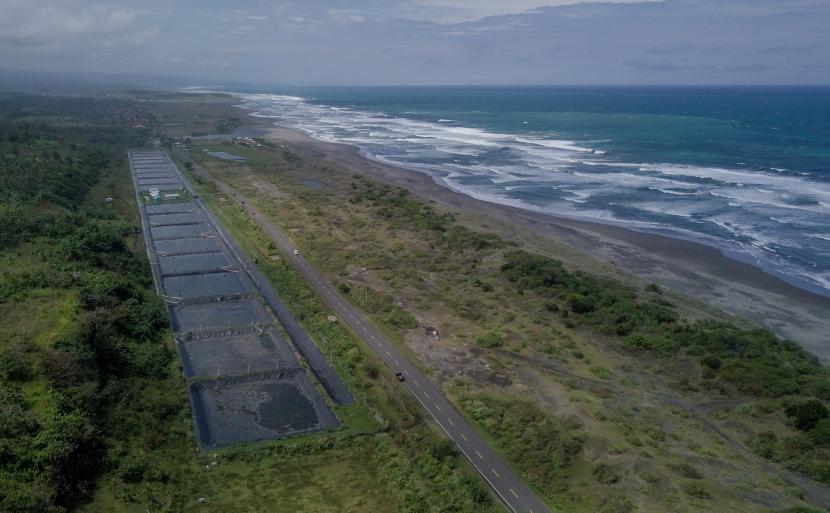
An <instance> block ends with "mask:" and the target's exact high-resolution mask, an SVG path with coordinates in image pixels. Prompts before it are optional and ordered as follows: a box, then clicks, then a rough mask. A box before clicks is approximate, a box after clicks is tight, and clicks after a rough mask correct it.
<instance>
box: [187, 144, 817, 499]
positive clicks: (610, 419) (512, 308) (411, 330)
mask: <svg viewBox="0 0 830 513" xmlns="http://www.w3.org/2000/svg"><path fill="white" fill-rule="evenodd" d="M245 151H246V152H247V154H246V156H248V157H249V159H251V162H252V164H249V165H238V164H228V163H225V162H220V161H217V160H215V159H209V158H206V157H204V156H203V155H202V153H201V151H200V147H199V146H198V145H194V146H193V150H192V151H191V156H192V157H193V158H194V159H195V160H196V161H197V162H200V163H201V164H202V165H203V166H205V167H207V168H208V169H209V170H210V172H211V173H213V174H214V175H215V176H217V177H219V178H221V179H222V180H224V181H226V182H228V183H230V184H231V185H232V186H233V187H235V188H236V189H237V190H238V191H240V192H241V193H242V194H244V195H245V196H246V197H247V198H248V201H250V202H252V203H254V204H255V205H256V206H257V207H258V208H259V209H260V211H261V212H263V213H264V214H265V215H268V216H269V217H270V218H271V219H272V220H273V221H274V222H275V223H276V224H277V225H278V226H279V227H280V228H281V229H282V230H283V231H284V232H286V233H287V234H288V235H289V237H291V238H292V239H293V240H294V242H295V243H296V244H298V245H299V246H300V247H301V248H302V250H303V254H304V256H305V257H306V258H308V259H310V260H311V261H312V262H313V263H314V264H315V265H316V266H317V267H318V268H320V269H321V270H323V271H324V272H325V273H326V274H327V276H328V278H329V280H330V281H331V282H332V283H334V284H335V285H336V286H338V288H339V289H340V290H341V292H342V293H343V294H344V295H345V296H346V297H347V298H348V299H349V300H350V301H351V302H352V303H353V304H354V305H356V306H357V307H359V308H361V309H363V310H364V312H365V313H366V314H367V315H368V316H369V317H370V318H371V319H372V322H373V323H374V324H375V325H376V326H378V327H379V328H381V329H383V330H384V331H385V332H387V333H389V334H391V338H392V339H393V340H395V341H396V342H397V343H399V344H400V345H401V346H402V347H404V348H406V349H407V350H408V351H409V354H410V355H411V356H414V355H415V353H414V352H413V351H412V348H413V347H416V348H418V349H419V351H418V356H417V359H416V362H417V363H418V364H419V365H421V366H424V367H432V366H435V371H436V374H435V375H436V376H437V377H438V378H439V379H441V380H444V381H443V384H444V387H445V389H446V390H448V391H449V392H450V394H449V395H450V397H451V398H452V399H454V400H455V401H456V404H459V405H460V404H461V400H460V399H459V398H460V397H461V389H460V388H459V387H458V384H457V381H458V380H457V379H453V377H452V376H455V374H456V370H457V369H458V368H459V367H461V366H463V367H464V368H467V369H468V370H470V371H471V372H469V373H468V375H470V381H471V383H470V394H471V395H472V394H479V393H481V394H484V395H485V397H493V398H498V399H499V400H504V401H507V402H517V401H529V402H531V403H532V404H534V405H535V408H536V411H537V413H539V415H540V417H539V422H538V424H539V425H546V424H545V423H546V422H552V423H553V424H554V425H557V424H558V425H560V426H564V425H566V423H567V422H568V419H571V418H575V417H578V418H579V419H580V422H579V426H578V427H577V426H574V427H573V428H572V429H571V428H569V429H568V432H569V436H570V435H573V436H578V437H581V436H584V439H585V441H584V446H583V447H584V448H583V450H582V451H580V452H578V454H576V455H574V456H572V458H571V462H570V464H569V465H562V466H560V467H557V468H555V469H554V470H553V471H550V472H546V471H545V470H544V469H545V464H544V463H543V462H539V461H536V460H534V458H532V457H528V456H527V455H525V454H524V453H523V452H522V450H523V449H524V448H525V447H526V446H532V443H536V442H537V440H535V438H537V436H536V435H533V436H530V437H529V440H530V441H529V442H528V441H527V440H525V439H524V438H523V436H524V435H522V434H521V433H520V430H519V428H520V427H521V428H526V427H530V426H531V425H532V424H534V423H535V421H534V422H528V423H526V424H528V425H521V426H518V425H511V426H507V427H504V428H502V429H500V430H497V431H496V432H493V431H492V430H491V429H490V427H488V424H487V420H488V418H489V417H495V415H493V414H492V412H489V410H488V414H487V415H485V416H484V417H482V418H480V419H478V421H477V425H478V426H479V429H480V431H481V432H482V433H483V434H484V435H485V436H486V437H487V438H488V439H490V440H491V441H492V442H493V445H494V446H495V447H497V448H499V450H500V451H501V452H502V453H503V454H504V455H505V456H506V457H507V459H509V460H512V461H513V463H514V466H515V467H516V468H518V469H520V471H521V472H523V473H524V475H526V476H528V477H529V478H530V480H531V481H533V482H534V483H535V485H536V486H538V489H539V491H540V494H541V495H544V496H547V497H548V498H549V499H548V500H549V501H550V503H551V505H552V506H554V507H556V508H560V509H563V510H564V511H576V512H582V511H586V512H587V511H603V512H604V511H629V510H631V508H633V507H634V505H636V506H637V507H638V508H639V509H641V510H642V511H647V512H661V513H662V512H664V511H686V510H698V511H760V510H762V509H763V508H762V507H761V506H759V505H758V504H757V503H755V502H754V501H753V499H754V497H753V493H752V490H753V489H755V488H766V487H770V488H771V489H774V490H776V491H777V492H781V493H783V490H784V489H786V488H787V487H788V486H789V485H787V484H786V481H781V482H777V483H773V482H771V481H770V480H769V478H768V473H767V472H765V471H764V472H761V471H759V470H758V469H759V468H762V465H764V463H763V462H761V461H759V460H757V459H754V458H753V457H752V455H751V454H750V451H749V449H748V448H747V449H745V450H744V451H740V450H734V449H733V448H732V445H731V443H734V442H735V440H738V441H742V440H743V439H744V438H745V436H746V433H751V432H753V431H754V430H756V429H758V428H759V427H761V426H764V425H766V426H775V427H776V429H780V430H781V432H790V433H791V428H789V427H788V426H787V425H786V424H785V423H784V422H785V419H784V418H783V416H782V415H781V414H780V409H781V406H776V407H774V408H773V410H772V414H770V413H769V412H768V413H765V414H763V415H758V416H752V417H750V416H749V415H748V414H746V413H745V412H743V411H732V410H727V409H719V408H713V409H712V412H711V413H710V412H709V411H708V410H706V409H705V408H700V409H698V405H704V404H705V403H706V402H707V401H711V400H712V399H715V398H727V397H728V398H733V399H735V400H738V401H746V402H747V403H748V404H752V403H753V402H754V401H763V400H764V399H759V398H757V397H755V396H753V394H755V393H756V392H757V390H752V389H750V388H747V387H744V386H742V383H741V382H740V381H739V379H741V377H740V375H737V374H734V373H732V374H729V373H727V372H725V371H722V370H720V369H724V366H721V367H719V369H713V368H712V367H710V366H708V365H706V364H705V363H704V364H703V365H701V363H700V362H702V361H703V358H704V357H705V356H706V355H707V354H708V353H710V352H715V351H723V348H724V347H725V346H728V341H729V340H735V337H733V335H735V333H724V334H723V335H724V336H720V334H717V333H715V332H714V331H706V330H708V329H709V328H707V327H705V326H704V325H701V326H703V327H702V330H700V331H692V332H688V333H687V334H689V335H690V336H691V337H692V338H694V337H698V336H699V335H700V334H701V333H704V335H703V336H705V333H709V334H714V335H716V336H713V337H712V339H711V340H708V341H701V342H697V341H696V342H695V343H694V345H700V346H702V347H705V349H703V351H702V353H701V352H698V351H688V350H687V348H685V347H683V343H682V340H680V341H677V340H674V341H668V343H666V344H665V345H661V344H652V343H651V342H654V341H657V342H659V341H660V340H659V338H658V337H660V336H664V335H666V334H667V333H675V332H674V331H672V330H674V327H678V326H679V327H682V326H686V325H693V324H694V323H696V322H697V321H698V320H700V319H701V318H707V317H706V314H705V311H704V310H700V309H697V307H694V308H693V307H689V306H687V305H686V303H684V302H683V301H684V300H683V299H682V298H679V297H678V296H677V295H674V294H671V293H669V292H668V291H663V290H660V289H656V290H655V288H654V287H649V286H647V285H648V284H645V283H641V282H638V281H637V280H635V279H633V278H630V277H620V276H619V275H618V273H609V272H602V267H601V266H598V265H597V266H594V267H592V265H593V264H591V261H590V259H589V258H586V257H584V256H580V257H579V261H577V262H574V260H573V259H574V257H573V255H570V254H567V253H565V256H566V257H567V258H569V259H570V260H569V261H568V262H566V263H560V262H556V261H555V260H554V259H551V258H550V256H549V255H540V254H533V253H529V252H527V251H526V249H525V248H522V247H517V244H516V243H512V242H509V241H508V240H507V238H506V237H505V238H502V236H505V235H506V236H512V235H513V234H511V233H506V234H505V232H502V234H501V235H499V236H494V235H492V234H488V233H483V232H481V231H473V230H470V229H468V228H466V227H465V226H466V224H465V225H461V224H460V223H459V221H455V220H454V219H453V216H456V215H457V216H458V217H459V218H460V221H463V222H465V223H468V224H473V222H472V221H471V220H470V218H464V217H463V214H456V213H453V216H447V215H446V212H445V210H443V208H442V207H440V206H438V205H433V204H429V203H427V202H424V201H421V200H418V199H417V198H414V197H413V196H411V195H407V194H405V193H402V192H401V191H400V190H398V189H397V188H394V187H390V186H386V185H383V184H380V183H378V182H374V181H373V180H370V179H367V178H365V177H360V176H357V175H354V174H353V173H352V172H349V171H347V170H343V169H341V168H338V167H337V166H336V165H333V164H331V163H329V162H322V161H319V160H316V159H314V158H311V157H302V158H300V157H298V156H296V155H294V156H293V157H292V156H291V153H290V151H288V150H282V149H277V148H261V149H245ZM240 153H241V152H240ZM309 179H312V180H315V181H318V182H320V183H321V184H323V186H322V188H320V189H311V188H309V187H306V186H305V185H303V181H304V180H309ZM216 204H217V208H219V206H220V204H221V208H223V209H225V210H227V211H228V212H229V213H230V214H229V215H231V216H233V218H234V225H235V226H238V227H240V228H239V229H240V230H250V234H251V238H252V239H255V240H256V242H255V244H254V246H252V247H251V248H250V249H251V250H252V251H254V252H255V253H254V254H256V255H257V256H258V257H259V259H260V261H261V262H262V261H267V263H268V264H267V266H270V265H273V266H274V267H275V268H283V267H285V268H287V267H288V266H286V265H285V264H284V262H282V260H277V261H271V260H270V257H271V256H274V255H275V250H274V248H273V245H269V241H268V240H267V238H265V237H264V236H263V235H262V234H261V233H260V232H258V230H256V228H255V226H254V223H253V221H251V220H250V219H247V216H245V215H244V214H243V213H242V212H241V211H240V210H239V209H236V208H235V207H232V206H231V202H230V201H228V200H226V201H224V202H217V203H216ZM475 222H476V223H478V224H491V225H493V226H496V225H497V223H494V222H492V220H489V221H487V220H484V221H483V220H481V219H475ZM533 247H534V250H538V248H539V247H544V248H546V250H548V249H547V248H550V247H551V246H545V245H544V244H542V243H541V242H540V243H538V244H537V243H536V241H534V246H533ZM522 249H525V251H517V250H522ZM267 266H266V267H267ZM595 268H596V269H598V270H596V271H595V270H594V269H595ZM537 271H538V272H537ZM292 273H293V271H292V270H291V269H287V270H279V271H278V274H280V275H282V276H283V279H284V280H285V281H280V280H281V279H280V278H278V277H277V276H276V275H274V277H273V278H272V279H274V280H275V282H276V283H278V285H279V286H280V287H285V286H286V285H289V287H288V288H289V289H290V288H291V287H290V282H291V280H290V279H288V278H289V277H290V276H293V274H292ZM292 279H293V278H292ZM312 296H313V294H312ZM305 301H306V300H305V299H304V298H303V297H302V296H300V297H299V300H297V301H295V303H296V304H297V305H300V310H299V311H302V312H307V313H308V314H309V317H311V318H313V319H322V318H323V313H328V311H327V309H325V308H322V309H317V307H316V306H314V305H312V304H308V303H306V302H305ZM392 304H394V305H395V307H396V308H400V309H402V310H403V311H404V313H406V314H407V315H408V316H410V317H411V318H414V319H416V320H417V323H416V325H415V327H413V326H412V324H410V323H408V322H403V323H401V322H398V320H397V319H398V316H397V315H395V314H393V315H390V314H391V313H392V311H393V310H394V309H392V308H389V309H387V308H386V307H385V306H386V305H392ZM688 312H693V313H694V314H693V315H692V314H689V313H688ZM318 314H319V317H318ZM687 315H688V317H687ZM304 322H305V321H304ZM309 322H310V323H312V324H313V322H315V321H314V320H311V321H309ZM425 325H435V326H438V327H439V328H440V329H441V331H442V336H441V338H440V339H439V340H435V341H432V340H430V341H428V342H424V340H423V327H424V326H425ZM741 326H743V324H741V323H736V326H735V327H734V331H735V332H739V334H740V333H744V334H746V333H747V332H745V331H742V330H743V328H741ZM669 327H671V329H668V328H669ZM676 333H684V332H682V330H678V331H677V332H676ZM630 335H642V336H643V337H644V338H643V340H645V343H644V344H639V345H638V344H637V343H634V342H636V341H635V340H634V339H631V340H630V341H629V340H627V339H626V337H628V336H630ZM737 338H738V342H739V343H738V345H737V347H736V349H737V351H735V352H734V353H732V354H729V355H726V356H724V355H721V358H720V359H719V360H720V362H721V363H724V362H727V360H731V362H730V364H729V365H728V366H732V368H735V367H734V363H735V362H738V361H741V360H742V359H743V360H744V361H750V360H751V358H747V357H751V356H752V353H751V352H749V353H747V349H752V348H753V347H754V348H756V349H759V348H768V349H771V350H772V351H773V352H774V353H776V354H774V355H772V356H769V358H768V359H767V360H763V359H761V360H758V361H756V362H755V363H758V364H761V366H760V367H759V366H756V367H749V368H755V369H756V370H757V369H760V368H762V367H763V366H764V365H766V364H767V363H768V362H769V361H772V360H771V359H773V360H774V359H775V358H779V357H781V358H782V359H781V360H778V361H779V362H783V363H784V365H783V366H782V367H783V368H784V369H785V371H786V375H783V376H779V374H776V373H774V374H773V375H770V381H769V383H773V382H774V381H775V380H778V379H779V378H783V379H782V382H784V383H788V382H791V381H792V382H798V381H797V380H795V379H794V376H795V374H793V372H792V371H793V369H796V370H797V369H798V368H804V369H806V370H807V371H809V372H808V374H810V380H812V378H815V377H818V378H820V379H821V376H820V374H821V371H820V370H819V371H817V370H816V367H815V366H814V365H812V364H811V362H810V361H809V358H805V357H804V356H803V354H796V355H791V351H792V350H793V348H792V347H791V346H789V345H783V346H782V345H779V346H774V347H773V346H769V345H768V344H767V340H766V338H764V337H763V336H756V334H755V333H749V335H747V336H746V337H744V336H743V335H739V336H738V337H737ZM638 340H640V339H638ZM478 341H480V343H477V342H478ZM322 343H324V342H321V344H322ZM648 347H655V348H659V347H665V348H666V349H667V350H666V351H656V350H649V349H648ZM761 352H763V351H761ZM512 356H516V357H521V359H514V358H512ZM705 361H706V362H709V363H710V364H711V363H712V361H711V359H706V360H705ZM802 364H804V365H805V366H804V367H799V366H800V365H802ZM713 365H714V364H713ZM359 368H360V365H358V366H356V367H355V369H359ZM707 369H708V370H707ZM714 370H717V371H718V372H720V374H718V373H714V374H713V372H712V371H714ZM448 375H449V376H450V377H447V376H448ZM796 377H797V376H796ZM736 378H737V379H736ZM798 379H801V378H798ZM810 380H808V381H810ZM776 388H777V385H775V386H771V387H766V386H765V387H764V388H763V389H761V390H760V392H762V393H763V394H767V393H772V395H774V394H775V393H777V392H775V390H776ZM785 388H786V387H785ZM700 411H705V413H700ZM385 416H386V415H385ZM387 417H388V416H387ZM534 418H535V417H534ZM508 428H509V429H508ZM724 436H726V437H729V438H724ZM543 438H544V437H543ZM548 438H549V440H548V441H550V442H552V443H553V442H556V437H548ZM730 439H731V441H730ZM517 440H518V441H517ZM519 441H520V442H521V443H520V442H519ZM539 443H542V442H539ZM554 445H556V444H554ZM738 445H740V442H739V444H738ZM541 453H542V454H544V451H541ZM816 454H821V453H816ZM689 459H694V460H695V461H697V460H698V459H699V460H701V463H700V466H701V468H703V469H705V471H706V472H713V473H717V474H716V475H719V476H720V478H721V479H722V480H729V479H732V480H734V481H735V482H740V483H741V486H736V487H727V486H722V485H721V484H720V483H721V481H712V482H708V481H707V482H706V483H705V484H703V485H701V486H702V487H691V488H689V487H687V486H685V482H684V478H683V477H682V476H678V475H676V474H674V473H672V472H670V471H668V470H667V469H668V466H669V465H674V464H677V463H680V462H684V461H688V460H689ZM599 462H603V463H606V464H607V465H609V466H611V467H613V469H614V471H615V472H617V473H619V475H620V479H619V480H618V481H616V482H613V483H610V484H609V483H606V482H602V481H601V478H602V475H604V474H603V473H601V472H600V473H599V475H600V477H597V475H596V474H594V473H593V469H594V467H595V466H596V464H598V463H599ZM642 476H645V477H642ZM649 476H658V477H659V479H651V477H649ZM647 477H648V478H649V479H646V478H647ZM698 488H700V489H698ZM704 492H705V493H704ZM705 496H708V497H709V498H707V497H705ZM551 497H553V498H551ZM782 497H784V496H782ZM780 500H781V503H782V504H788V502H787V501H789V500H790V499H787V498H786V497H784V498H782V499H780Z"/></svg>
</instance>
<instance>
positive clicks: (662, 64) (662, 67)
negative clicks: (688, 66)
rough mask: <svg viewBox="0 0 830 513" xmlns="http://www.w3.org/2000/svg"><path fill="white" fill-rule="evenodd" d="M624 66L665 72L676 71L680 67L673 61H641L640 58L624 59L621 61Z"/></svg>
mask: <svg viewBox="0 0 830 513" xmlns="http://www.w3.org/2000/svg"><path fill="white" fill-rule="evenodd" d="M623 64H624V65H625V66H627V67H629V68H632V69H636V70H638V71H647V72H667V71H677V70H678V69H680V68H679V67H678V66H677V65H676V64H675V63H673V62H669V61H659V62H651V61H641V60H633V61H625V62H624V63H623Z"/></svg>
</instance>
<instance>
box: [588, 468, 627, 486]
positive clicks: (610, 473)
mask: <svg viewBox="0 0 830 513" xmlns="http://www.w3.org/2000/svg"><path fill="white" fill-rule="evenodd" d="M591 473H592V474H593V475H594V477H595V478H596V479H597V481H599V482H600V483H602V484H605V485H612V484H614V483H617V482H619V480H620V474H619V473H618V472H617V471H616V470H615V469H614V468H613V467H612V466H611V465H608V464H607V463H600V464H599V465H597V466H596V467H594V470H593V471H591Z"/></svg>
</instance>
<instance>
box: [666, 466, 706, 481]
mask: <svg viewBox="0 0 830 513" xmlns="http://www.w3.org/2000/svg"><path fill="white" fill-rule="evenodd" d="M669 468H670V469H671V470H672V471H673V472H675V473H677V474H679V475H681V476H683V477H686V478H689V479H702V478H703V474H701V473H700V470H698V469H697V468H696V467H695V466H694V465H692V464H690V463H677V464H675V465H669Z"/></svg>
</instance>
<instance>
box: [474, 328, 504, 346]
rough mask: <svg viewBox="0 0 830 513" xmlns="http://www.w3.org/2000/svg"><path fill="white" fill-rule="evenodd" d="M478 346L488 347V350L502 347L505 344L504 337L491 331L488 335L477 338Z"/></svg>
mask: <svg viewBox="0 0 830 513" xmlns="http://www.w3.org/2000/svg"><path fill="white" fill-rule="evenodd" d="M476 344H478V345H479V346H481V347H486V348H488V349H492V348H495V347H501V346H502V344H504V335H502V334H501V333H499V332H497V331H491V332H490V333H487V334H486V335H481V336H478V337H476Z"/></svg>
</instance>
